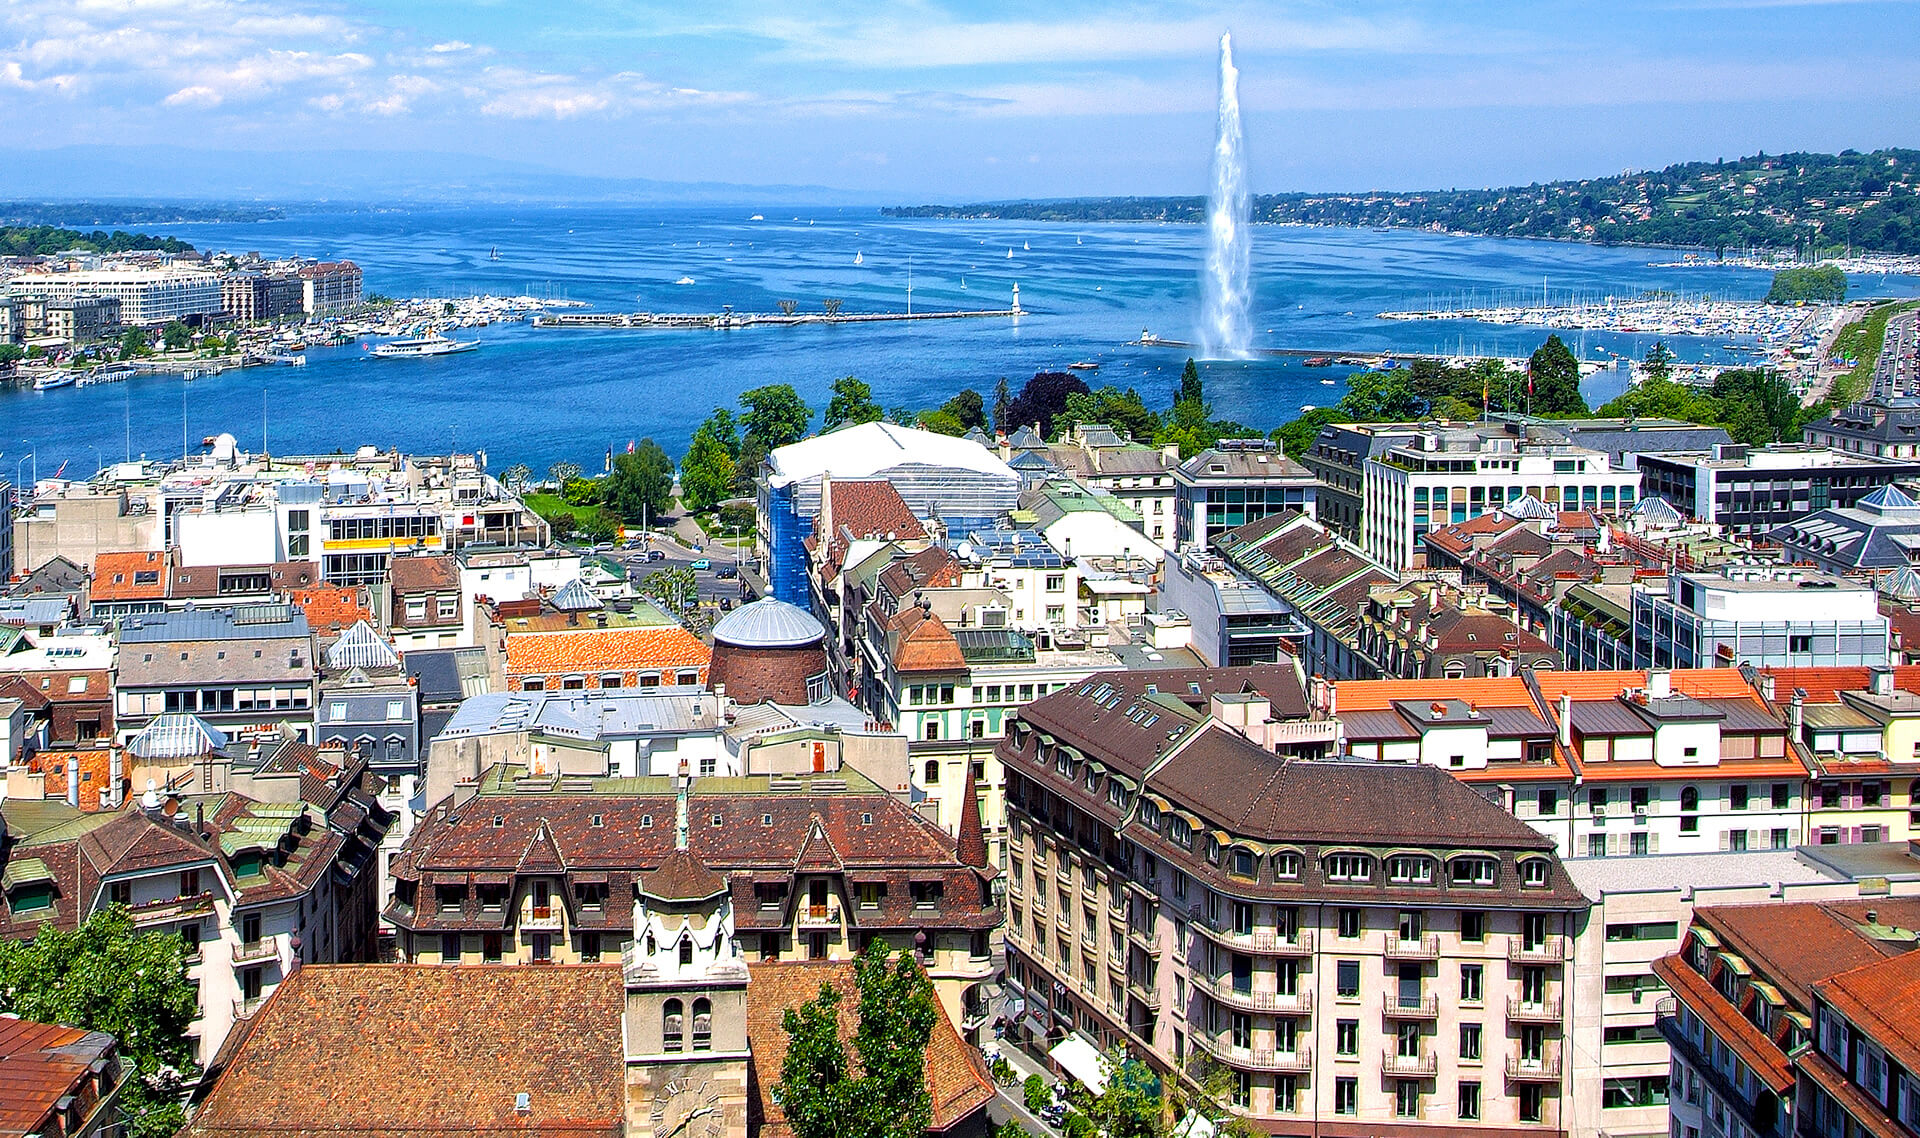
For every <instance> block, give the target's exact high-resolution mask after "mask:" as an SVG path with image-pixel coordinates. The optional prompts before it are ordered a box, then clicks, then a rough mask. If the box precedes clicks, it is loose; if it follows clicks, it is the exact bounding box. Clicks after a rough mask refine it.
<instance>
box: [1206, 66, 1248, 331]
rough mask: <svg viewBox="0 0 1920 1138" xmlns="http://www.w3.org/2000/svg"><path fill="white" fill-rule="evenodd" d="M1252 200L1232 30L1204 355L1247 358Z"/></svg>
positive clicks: (1216, 158)
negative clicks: (1248, 191)
mask: <svg viewBox="0 0 1920 1138" xmlns="http://www.w3.org/2000/svg"><path fill="white" fill-rule="evenodd" d="M1251 215H1252V202H1251V199H1250V198H1249V196H1248V193H1247V155H1246V142H1245V139H1244V137H1243V136H1242V134H1241V131H1240V72H1239V70H1238V69H1237V68H1235V67H1234V65H1233V33H1232V32H1225V33H1223V34H1222V35H1221V36H1220V116H1219V125H1218V129H1217V131H1216V133H1215V136H1214V144H1213V183H1212V186H1211V187H1210V188H1209V190H1208V192H1207V264H1206V272H1205V274H1204V275H1203V276H1202V278H1201V282H1200V299H1201V305H1200V332H1199V335H1198V337H1197V339H1198V340H1199V343H1200V353H1201V356H1202V357H1203V358H1205V359H1210V360H1217V359H1245V358H1247V356H1248V355H1249V348H1250V346H1251V343H1252V338H1253V330H1252V328H1251V327H1250V323H1249V311H1250V309H1251V308H1252V306H1253V284H1252V279H1251V263H1252V253H1253V245H1252V234H1251V233H1250V232H1249V226H1250V225H1251V224H1252V216H1251Z"/></svg>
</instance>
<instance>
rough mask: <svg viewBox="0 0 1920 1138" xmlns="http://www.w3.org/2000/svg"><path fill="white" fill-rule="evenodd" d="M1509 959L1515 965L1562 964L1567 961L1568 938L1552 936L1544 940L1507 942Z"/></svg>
mask: <svg viewBox="0 0 1920 1138" xmlns="http://www.w3.org/2000/svg"><path fill="white" fill-rule="evenodd" d="M1507 959H1508V960H1510V961H1512V962H1513V963H1515V964H1560V963H1563V962H1565V960H1566V959H1567V938H1566V937H1563V936H1550V937H1547V938H1546V939H1544V940H1538V941H1532V942H1528V941H1525V940H1510V941H1508V942H1507Z"/></svg>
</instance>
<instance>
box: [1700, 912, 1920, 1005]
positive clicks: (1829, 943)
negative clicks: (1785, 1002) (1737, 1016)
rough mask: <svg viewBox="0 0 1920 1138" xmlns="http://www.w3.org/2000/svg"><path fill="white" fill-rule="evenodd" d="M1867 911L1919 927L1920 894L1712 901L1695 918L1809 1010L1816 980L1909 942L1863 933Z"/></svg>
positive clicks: (1893, 922) (1895, 922)
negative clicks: (1747, 902)
mask: <svg viewBox="0 0 1920 1138" xmlns="http://www.w3.org/2000/svg"><path fill="white" fill-rule="evenodd" d="M1869 912H1872V913H1873V914H1874V916H1875V917H1876V918H1878V920H1879V922H1880V923H1881V924H1883V925H1899V926H1900V927H1902V928H1906V929H1913V928H1920V897H1876V898H1873V899H1871V900H1863V901H1805V902H1796V903H1790V904H1777V903H1776V904H1764V905H1711V906H1708V907H1706V908H1702V909H1696V910H1695V911H1694V921H1695V923H1696V924H1701V925H1704V926H1706V927H1707V928H1710V929H1712V930H1713V931H1714V932H1715V933H1716V934H1718V935H1719V937H1720V941H1721V943H1722V945H1723V946H1725V947H1726V948H1727V949H1729V950H1731V951H1733V952H1737V953H1739V954H1740V956H1741V957H1742V958H1743V959H1745V960H1746V961H1747V963H1748V964H1749V965H1750V966H1752V968H1753V973H1754V975H1755V976H1757V977H1760V978H1761V979H1764V980H1766V981H1767V982H1769V983H1771V984H1773V985H1775V986H1776V987H1778V988H1779V989H1780V990H1781V991H1782V992H1783V993H1785V994H1786V995H1787V996H1788V997H1789V998H1790V999H1792V1000H1793V1001H1794V1003H1795V1004H1796V1005H1798V1006H1799V1007H1800V1008H1801V1009H1802V1010H1811V1009H1812V1007H1813V999H1812V989H1813V986H1814V985H1815V984H1818V983H1819V982H1820V981H1822V980H1825V979H1828V978H1829V977H1832V976H1835V975H1838V974H1839V973H1841V972H1847V971H1851V970H1852V969H1855V968H1860V967H1863V966H1865V965H1869V964H1878V963H1880V962H1881V961H1883V960H1885V959H1886V958H1888V957H1889V956H1893V955H1895V954H1897V953H1899V952H1901V951H1902V950H1904V949H1907V948H1911V947H1912V944H1911V942H1904V943H1899V942H1889V941H1883V940H1877V939H1875V938H1873V937H1871V936H1869V935H1867V933H1866V931H1865V930H1864V929H1863V927H1862V926H1863V925H1864V923H1865V922H1866V919H1867V914H1868V913H1869Z"/></svg>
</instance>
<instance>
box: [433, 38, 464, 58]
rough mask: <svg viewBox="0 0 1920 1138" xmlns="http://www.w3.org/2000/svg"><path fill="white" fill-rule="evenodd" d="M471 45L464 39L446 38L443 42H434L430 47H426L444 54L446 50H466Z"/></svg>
mask: <svg viewBox="0 0 1920 1138" xmlns="http://www.w3.org/2000/svg"><path fill="white" fill-rule="evenodd" d="M472 47H473V45H472V44H470V43H468V42H467V41H466V40H448V41H447V42H445V43H437V44H434V45H433V46H432V47H430V48H428V49H427V50H428V51H433V52H439V53H440V54H442V55H444V54H446V53H447V52H451V51H468V50H471V49H472Z"/></svg>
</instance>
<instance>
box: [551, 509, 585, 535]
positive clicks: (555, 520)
mask: <svg viewBox="0 0 1920 1138" xmlns="http://www.w3.org/2000/svg"><path fill="white" fill-rule="evenodd" d="M579 526H580V523H579V522H578V521H576V520H574V516H573V515H572V514H571V513H566V514H555V515H553V516H552V517H550V518H548V519H547V527H548V528H549V529H551V530H552V531H553V540H555V541H565V540H567V539H568V538H570V537H572V536H573V531H574V530H576V529H578V528H579Z"/></svg>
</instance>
